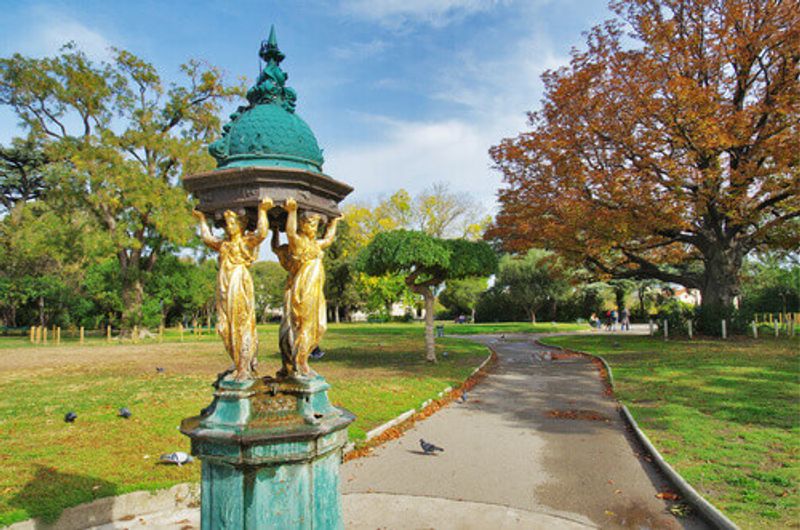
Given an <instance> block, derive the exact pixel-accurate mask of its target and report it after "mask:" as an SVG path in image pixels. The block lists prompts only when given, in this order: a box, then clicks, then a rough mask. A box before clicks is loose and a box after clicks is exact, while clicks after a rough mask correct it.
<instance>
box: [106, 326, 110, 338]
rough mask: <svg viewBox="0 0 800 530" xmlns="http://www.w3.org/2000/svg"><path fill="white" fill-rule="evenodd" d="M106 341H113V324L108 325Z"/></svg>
mask: <svg viewBox="0 0 800 530" xmlns="http://www.w3.org/2000/svg"><path fill="white" fill-rule="evenodd" d="M106 342H111V324H108V325H107V326H106Z"/></svg>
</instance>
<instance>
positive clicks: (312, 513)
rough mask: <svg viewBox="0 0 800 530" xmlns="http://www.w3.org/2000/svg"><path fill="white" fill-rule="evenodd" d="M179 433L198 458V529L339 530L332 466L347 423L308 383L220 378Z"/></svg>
mask: <svg viewBox="0 0 800 530" xmlns="http://www.w3.org/2000/svg"><path fill="white" fill-rule="evenodd" d="M215 386H216V392H215V394H214V401H213V403H212V404H211V406H210V407H209V408H208V409H206V411H205V414H204V415H201V416H196V417H193V418H187V419H186V420H184V421H183V423H182V424H181V432H183V433H184V434H186V435H187V436H189V437H190V438H191V440H192V454H193V455H195V456H197V457H198V458H200V460H201V461H202V466H203V469H202V495H201V512H202V529H203V530H212V529H213V530H217V529H223V528H230V529H247V530H261V529H267V528H276V529H309V530H310V529H315V530H323V529H324V530H328V529H330V530H334V529H343V528H344V524H343V522H342V507H341V497H340V493H339V465H340V463H341V458H342V449H343V447H344V445H345V443H346V442H347V426H348V425H349V424H350V423H351V422H352V421H353V420H354V417H353V415H352V414H350V413H349V412H347V411H346V410H344V409H340V408H337V407H333V406H332V405H331V403H330V401H329V400H328V395H327V390H328V388H329V385H328V383H327V382H325V379H323V378H322V377H320V376H316V377H313V378H288V379H272V378H263V379H256V380H250V381H244V382H235V381H231V380H226V379H222V380H221V381H219V382H218V383H217V384H216V385H215Z"/></svg>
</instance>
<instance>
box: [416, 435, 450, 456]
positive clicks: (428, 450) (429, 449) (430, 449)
mask: <svg viewBox="0 0 800 530" xmlns="http://www.w3.org/2000/svg"><path fill="white" fill-rule="evenodd" d="M419 446H420V447H422V450H423V451H424V452H425V454H426V455H432V454H434V453H435V452H436V451H441V452H444V449H442V448H441V447H437V446H435V445H433V444H431V443H428V442H426V441H425V440H423V439H422V438H420V439H419Z"/></svg>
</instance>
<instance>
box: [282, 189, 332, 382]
mask: <svg viewBox="0 0 800 530" xmlns="http://www.w3.org/2000/svg"><path fill="white" fill-rule="evenodd" d="M284 208H285V209H286V212H287V213H288V217H287V220H286V236H287V239H288V244H286V245H279V244H278V243H279V242H278V237H279V236H278V233H277V232H274V233H273V239H272V248H273V251H274V252H275V254H277V256H278V259H279V260H280V262H281V265H282V266H283V268H284V269H286V270H287V272H288V273H289V277H288V279H287V283H286V292H285V296H284V313H283V320H282V321H281V330H280V346H281V353H282V355H283V370H282V373H283V374H284V375H291V374H292V373H294V372H300V374H302V375H311V374H313V373H314V372H313V371H312V370H311V367H309V366H308V356H309V354H310V353H311V352H312V351H313V350H314V348H316V347H317V346H318V345H319V343H320V340H322V335H323V334H324V333H325V329H326V328H327V315H326V309H325V291H324V289H325V269H324V268H323V265H322V256H323V251H324V250H325V249H326V248H328V247H329V246H331V243H333V239H334V237H336V224H337V223H338V221H339V219H333V220H331V222H330V223H329V224H328V227H327V229H326V230H325V236H324V237H323V239H320V240H317V228H318V227H319V222H320V219H321V218H320V216H319V215H309V214H306V215H303V216H302V218H301V219H300V221H299V226H298V219H297V202H295V200H294V199H291V198H290V199H287V200H286V205H285V206H284Z"/></svg>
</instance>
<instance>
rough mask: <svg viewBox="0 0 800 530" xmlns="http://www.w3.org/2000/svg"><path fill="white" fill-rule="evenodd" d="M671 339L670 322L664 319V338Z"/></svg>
mask: <svg viewBox="0 0 800 530" xmlns="http://www.w3.org/2000/svg"><path fill="white" fill-rule="evenodd" d="M668 339H669V322H668V321H667V319H666V318H665V319H664V340H668Z"/></svg>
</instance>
